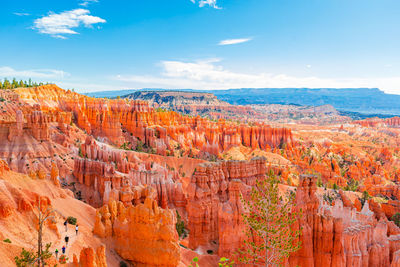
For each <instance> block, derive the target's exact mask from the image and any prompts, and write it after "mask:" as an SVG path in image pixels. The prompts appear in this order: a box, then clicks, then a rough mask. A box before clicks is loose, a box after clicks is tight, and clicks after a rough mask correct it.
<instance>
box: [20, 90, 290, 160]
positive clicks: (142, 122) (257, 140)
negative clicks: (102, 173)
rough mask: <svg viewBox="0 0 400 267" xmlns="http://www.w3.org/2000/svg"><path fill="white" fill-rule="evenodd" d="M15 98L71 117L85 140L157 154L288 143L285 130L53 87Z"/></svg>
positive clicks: (218, 151) (27, 91)
mask: <svg viewBox="0 0 400 267" xmlns="http://www.w3.org/2000/svg"><path fill="white" fill-rule="evenodd" d="M18 92H19V94H20V95H21V97H22V98H24V99H28V100H30V101H32V102H33V103H36V104H39V105H41V106H46V107H47V108H48V109H49V110H61V111H65V112H71V113H72V114H74V117H75V120H76V123H77V125H78V126H79V127H80V128H82V129H84V130H86V132H87V133H89V134H93V135H94V136H96V137H99V138H107V139H108V140H109V141H111V142H112V143H114V144H116V145H118V146H120V145H122V144H123V143H124V142H128V141H129V142H131V143H132V144H134V143H135V144H136V140H133V139H132V137H136V138H138V139H140V140H141V141H142V142H143V143H144V144H145V145H147V146H149V147H152V148H154V149H155V151H156V152H157V153H159V154H166V151H167V150H172V146H173V144H174V143H176V142H178V143H180V144H181V146H182V149H184V150H185V151H189V149H190V148H194V149H197V150H198V151H201V152H205V153H210V154H218V153H221V152H223V151H224V150H226V149H229V148H230V147H231V146H234V145H239V144H243V145H245V146H249V147H253V148H261V149H265V148H268V147H277V146H279V145H281V144H291V143H292V142H293V140H292V133H291V131H290V130H289V129H285V128H271V127H269V126H267V125H263V124H257V125H256V126H251V127H250V126H247V125H239V126H238V125H236V124H235V123H231V122H227V121H225V120H219V121H218V122H217V123H215V122H211V121H209V120H208V119H205V118H201V117H187V116H182V115H180V114H178V113H176V112H173V111H166V112H162V111H155V110H154V109H153V108H152V107H149V105H148V104H147V103H146V102H144V101H134V100H131V101H127V100H123V99H119V100H106V99H95V98H89V97H85V96H82V95H78V94H76V93H72V92H65V91H63V90H62V89H60V88H58V87H57V86H55V85H50V86H42V87H37V88H29V89H24V90H23V91H22V90H20V91H18ZM124 132H128V133H130V134H131V135H126V134H124Z"/></svg>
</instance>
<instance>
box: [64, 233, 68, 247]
mask: <svg viewBox="0 0 400 267" xmlns="http://www.w3.org/2000/svg"><path fill="white" fill-rule="evenodd" d="M64 240H65V244H66V246H67V247H68V241H69V236H67V235H66V236H65V238H64Z"/></svg>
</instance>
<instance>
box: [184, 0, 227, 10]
mask: <svg viewBox="0 0 400 267" xmlns="http://www.w3.org/2000/svg"><path fill="white" fill-rule="evenodd" d="M190 1H191V2H192V3H193V4H196V3H198V4H199V7H204V6H205V5H209V6H210V7H213V8H215V9H221V7H219V6H218V5H217V0H190Z"/></svg>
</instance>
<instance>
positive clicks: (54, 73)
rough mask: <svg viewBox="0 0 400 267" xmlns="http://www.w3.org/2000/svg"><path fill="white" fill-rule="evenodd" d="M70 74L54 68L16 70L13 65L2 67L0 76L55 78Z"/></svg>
mask: <svg viewBox="0 0 400 267" xmlns="http://www.w3.org/2000/svg"><path fill="white" fill-rule="evenodd" d="M65 76H69V73H67V72H64V71H62V70H53V69H33V70H15V69H13V68H11V67H0V78H14V77H16V78H45V79H55V78H64V77H65Z"/></svg>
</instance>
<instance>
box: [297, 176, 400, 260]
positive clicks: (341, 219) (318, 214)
mask: <svg viewBox="0 0 400 267" xmlns="http://www.w3.org/2000/svg"><path fill="white" fill-rule="evenodd" d="M315 191H316V186H315V181H314V179H313V178H312V177H310V176H308V177H307V176H306V177H304V176H303V178H302V183H301V186H300V187H299V188H298V190H297V196H296V199H297V203H298V207H299V208H300V207H302V208H304V209H303V211H304V215H305V218H303V219H301V221H300V222H299V225H301V226H302V227H303V235H302V236H301V238H300V239H301V241H302V248H301V249H300V250H299V251H298V252H296V253H294V254H293V255H292V256H291V257H290V259H289V262H290V266H295V265H296V264H298V265H300V266H389V264H390V257H389V255H390V246H397V241H393V242H392V243H393V244H392V245H390V242H389V238H388V236H387V233H388V224H387V222H386V221H384V220H381V221H379V222H377V221H376V220H375V219H374V216H373V212H371V211H370V210H369V208H368V203H367V204H365V205H364V207H363V209H362V211H361V212H357V211H356V210H354V209H353V210H352V209H351V208H346V207H343V203H342V202H341V201H340V200H337V201H336V202H335V206H333V207H332V206H326V205H322V206H320V207H319V209H316V205H318V199H317V197H316V195H315Z"/></svg>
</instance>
